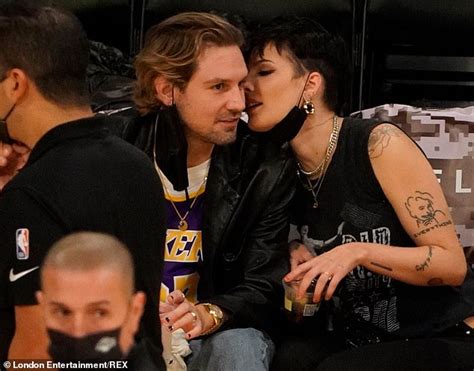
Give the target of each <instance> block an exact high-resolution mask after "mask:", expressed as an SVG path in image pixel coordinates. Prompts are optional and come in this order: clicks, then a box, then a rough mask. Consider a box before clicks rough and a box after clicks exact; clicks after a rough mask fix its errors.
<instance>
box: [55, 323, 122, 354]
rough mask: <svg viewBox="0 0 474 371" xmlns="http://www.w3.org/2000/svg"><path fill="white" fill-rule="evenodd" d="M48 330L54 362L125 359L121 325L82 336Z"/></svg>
mask: <svg viewBox="0 0 474 371" xmlns="http://www.w3.org/2000/svg"><path fill="white" fill-rule="evenodd" d="M47 330H48V335H49V340H50V345H49V349H48V351H49V355H50V356H51V358H52V359H53V361H54V362H71V361H82V362H92V361H94V362H104V361H117V360H121V359H124V355H123V353H122V351H121V350H120V346H119V335H120V330H121V328H120V327H119V328H117V329H115V330H110V331H102V332H96V333H94V334H91V335H87V336H84V337H80V338H76V337H72V336H69V335H67V334H65V333H62V332H59V331H55V330H52V329H47Z"/></svg>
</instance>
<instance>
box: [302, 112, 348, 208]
mask: <svg viewBox="0 0 474 371" xmlns="http://www.w3.org/2000/svg"><path fill="white" fill-rule="evenodd" d="M340 129H341V125H340V124H339V122H338V121H337V116H336V115H334V118H333V127H332V132H331V136H330V137H329V143H328V148H327V150H326V156H325V157H324V159H323V161H322V162H321V164H319V165H318V167H317V168H316V170H313V171H310V172H305V171H304V170H303V169H302V168H301V165H300V163H299V162H297V164H298V168H299V170H297V171H296V172H297V174H298V177H299V178H300V180H301V183H302V184H303V187H305V188H306V189H307V190H308V191H310V192H311V195H312V196H313V208H314V209H317V208H318V207H319V202H318V194H319V191H320V190H321V186H322V184H323V181H324V178H325V177H326V170H327V168H328V165H329V162H330V160H331V157H332V155H333V154H334V150H335V149H336V145H337V140H338V138H339V131H340ZM318 169H319V170H318ZM301 174H303V175H305V176H304V178H305V179H306V183H307V184H305V183H304V182H303V180H302V178H303V177H302V176H301ZM315 174H319V175H320V176H319V177H318V179H317V180H316V182H315V183H314V185H313V184H312V183H311V176H312V175H315Z"/></svg>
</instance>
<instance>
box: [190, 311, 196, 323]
mask: <svg viewBox="0 0 474 371" xmlns="http://www.w3.org/2000/svg"><path fill="white" fill-rule="evenodd" d="M189 313H191V315H192V316H193V322H196V321H197V318H198V316H197V314H196V313H194V312H191V311H189Z"/></svg>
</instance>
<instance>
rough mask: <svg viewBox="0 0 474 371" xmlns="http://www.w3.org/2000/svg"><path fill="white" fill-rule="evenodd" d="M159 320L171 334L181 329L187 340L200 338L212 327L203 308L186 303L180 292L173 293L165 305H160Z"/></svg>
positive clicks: (209, 318) (212, 322)
mask: <svg viewBox="0 0 474 371" xmlns="http://www.w3.org/2000/svg"><path fill="white" fill-rule="evenodd" d="M160 319H161V323H162V324H163V325H165V326H167V327H168V330H169V331H171V332H173V331H174V330H176V329H178V328H181V329H183V330H184V331H185V332H186V338H187V339H188V340H189V339H193V338H196V337H198V336H200V335H201V334H202V333H203V332H205V331H206V330H207V329H209V328H211V327H212V326H213V325H214V319H213V318H212V317H211V316H210V315H209V314H208V313H207V311H206V310H205V309H204V308H203V306H202V305H194V304H193V303H191V302H190V301H188V300H187V299H186V296H185V295H184V294H183V293H182V292H181V291H180V290H175V291H173V292H172V293H171V294H169V295H168V297H167V298H166V302H165V303H160Z"/></svg>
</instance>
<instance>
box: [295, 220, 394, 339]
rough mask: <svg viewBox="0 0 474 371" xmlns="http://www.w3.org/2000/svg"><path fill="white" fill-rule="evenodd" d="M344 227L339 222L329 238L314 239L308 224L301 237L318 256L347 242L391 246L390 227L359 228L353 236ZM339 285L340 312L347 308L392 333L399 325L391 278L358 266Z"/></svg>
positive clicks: (343, 224) (344, 225)
mask: <svg viewBox="0 0 474 371" xmlns="http://www.w3.org/2000/svg"><path fill="white" fill-rule="evenodd" d="M346 226H347V225H346V222H345V221H342V222H341V223H340V224H339V226H338V228H337V230H336V231H335V234H334V235H333V236H332V237H330V238H328V239H326V240H322V239H316V238H314V236H311V237H310V236H309V234H310V233H311V231H310V227H309V226H308V225H303V226H301V228H300V233H301V239H302V241H303V243H304V244H305V245H306V246H308V247H310V248H311V249H314V251H315V253H316V254H318V255H319V254H322V253H324V252H326V251H328V250H330V249H332V248H334V247H336V246H339V245H342V244H346V243H350V242H368V243H377V244H383V245H390V229H389V228H387V227H378V228H374V229H370V230H365V231H364V230H362V231H359V232H358V233H357V235H356V234H355V233H352V234H350V233H347V232H348V231H347V229H348V228H345V227H346ZM344 232H346V233H344ZM339 286H340V287H339V288H338V291H339V295H340V296H341V298H344V300H343V301H342V300H341V306H342V308H341V309H342V310H343V311H348V312H350V313H351V315H354V316H356V317H357V318H361V319H363V320H365V321H367V322H370V323H371V324H373V325H375V326H377V327H378V328H380V329H383V330H385V331H387V332H393V331H396V330H398V329H399V328H400V323H399V321H398V319H397V296H396V295H395V289H394V287H393V285H392V279H391V278H390V277H388V276H385V275H381V274H378V273H374V272H371V271H370V270H368V269H366V268H365V267H362V266H357V267H356V268H355V269H353V270H352V272H349V274H348V275H347V276H346V277H345V279H344V280H343V281H342V282H341V283H340V284H339ZM336 293H337V291H336Z"/></svg>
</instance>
